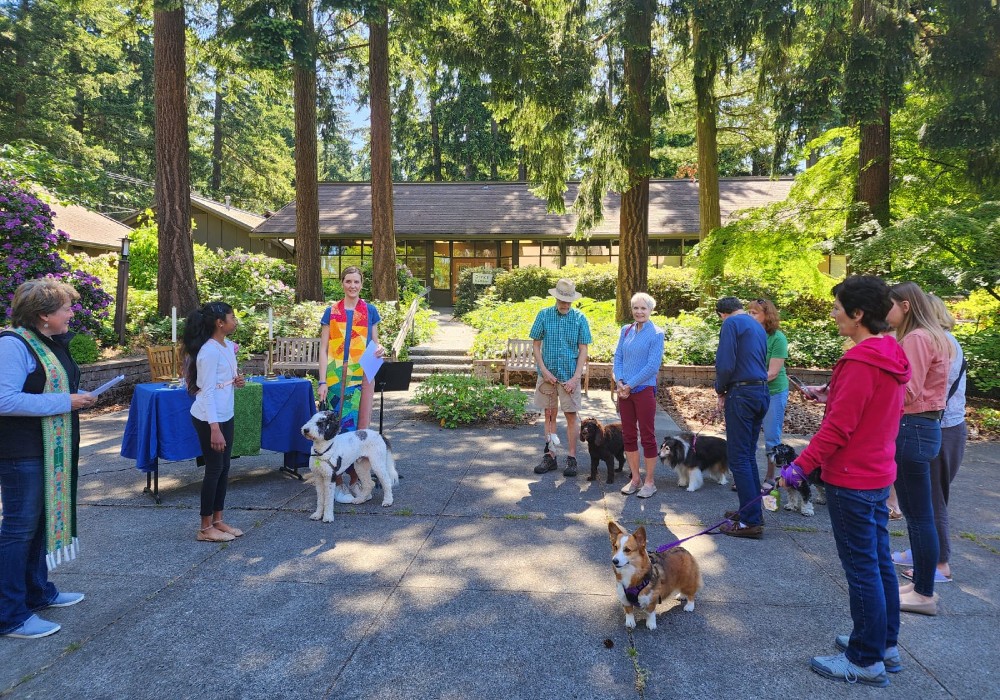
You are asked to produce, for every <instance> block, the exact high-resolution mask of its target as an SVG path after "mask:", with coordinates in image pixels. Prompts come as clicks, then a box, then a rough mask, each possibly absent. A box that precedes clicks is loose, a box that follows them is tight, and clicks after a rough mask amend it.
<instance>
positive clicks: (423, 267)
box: [396, 241, 430, 286]
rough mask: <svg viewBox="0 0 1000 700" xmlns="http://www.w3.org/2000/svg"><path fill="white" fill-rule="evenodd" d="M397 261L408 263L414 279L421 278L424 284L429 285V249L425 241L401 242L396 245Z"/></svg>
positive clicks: (403, 263)
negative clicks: (427, 249)
mask: <svg viewBox="0 0 1000 700" xmlns="http://www.w3.org/2000/svg"><path fill="white" fill-rule="evenodd" d="M396 262H397V263H399V264H401V265H406V267H408V268H409V269H410V272H411V273H412V274H413V277H414V279H418V280H420V282H421V283H422V284H424V285H425V286H426V285H429V284H430V280H428V279H427V251H426V246H425V244H424V243H423V241H415V242H407V243H400V244H399V245H397V246H396Z"/></svg>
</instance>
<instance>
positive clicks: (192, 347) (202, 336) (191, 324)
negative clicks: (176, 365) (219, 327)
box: [183, 301, 233, 394]
mask: <svg viewBox="0 0 1000 700" xmlns="http://www.w3.org/2000/svg"><path fill="white" fill-rule="evenodd" d="M232 312H233V307H232V306H230V305H229V304H227V303H226V302H224V301H212V302H209V303H208V304H205V305H204V306H203V307H201V308H200V309H195V310H194V311H192V312H191V313H190V315H188V317H187V322H186V323H185V324H184V339H183V340H184V355H185V357H186V365H187V366H186V368H185V371H184V377H185V379H186V380H187V390H188V393H189V394H197V393H198V353H199V352H201V348H202V347H203V346H204V345H205V343H207V342H208V341H209V339H210V338H211V337H212V335H213V334H214V333H215V322H216V321H225V320H226V316H228V315H229V314H231V313H232Z"/></svg>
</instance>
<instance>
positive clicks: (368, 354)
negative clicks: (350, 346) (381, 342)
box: [358, 343, 383, 382]
mask: <svg viewBox="0 0 1000 700" xmlns="http://www.w3.org/2000/svg"><path fill="white" fill-rule="evenodd" d="M377 345H378V344H377V343H368V347H366V348H365V351H364V353H362V355H361V359H360V360H358V362H360V364H361V369H362V370H364V372H365V376H366V377H368V381H370V382H373V381H375V375H376V374H378V370H379V367H381V366H382V363H383V360H382V358H381V357H375V348H376V346H377Z"/></svg>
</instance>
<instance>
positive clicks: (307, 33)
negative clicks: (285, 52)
mask: <svg viewBox="0 0 1000 700" xmlns="http://www.w3.org/2000/svg"><path fill="white" fill-rule="evenodd" d="M292 18H293V19H294V20H295V21H296V22H298V23H299V24H300V26H301V27H302V29H301V31H300V33H299V35H298V36H297V37H296V39H295V41H294V42H293V44H292V85H293V91H294V95H293V102H294V110H295V300H296V301H323V280H322V277H321V275H320V265H319V174H318V169H319V163H318V161H317V156H316V29H315V26H314V24H313V4H312V0H295V3H294V4H293V6H292Z"/></svg>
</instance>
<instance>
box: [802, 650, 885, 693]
mask: <svg viewBox="0 0 1000 700" xmlns="http://www.w3.org/2000/svg"><path fill="white" fill-rule="evenodd" d="M809 666H810V667H811V668H812V670H813V671H815V672H816V673H818V674H819V675H821V676H823V677H824V678H832V679H833V680H835V681H847V682H848V683H861V684H863V685H874V686H875V687H877V688H884V687H885V686H887V685H889V676H887V675H885V664H884V663H882V662H881V661H876V662H875V663H873V664H872V665H871V666H858V665H856V664H853V663H851V662H850V661H849V660H848V658H847V655H846V654H834V655H833V656H814V657H812V660H811V661H810V662H809Z"/></svg>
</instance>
